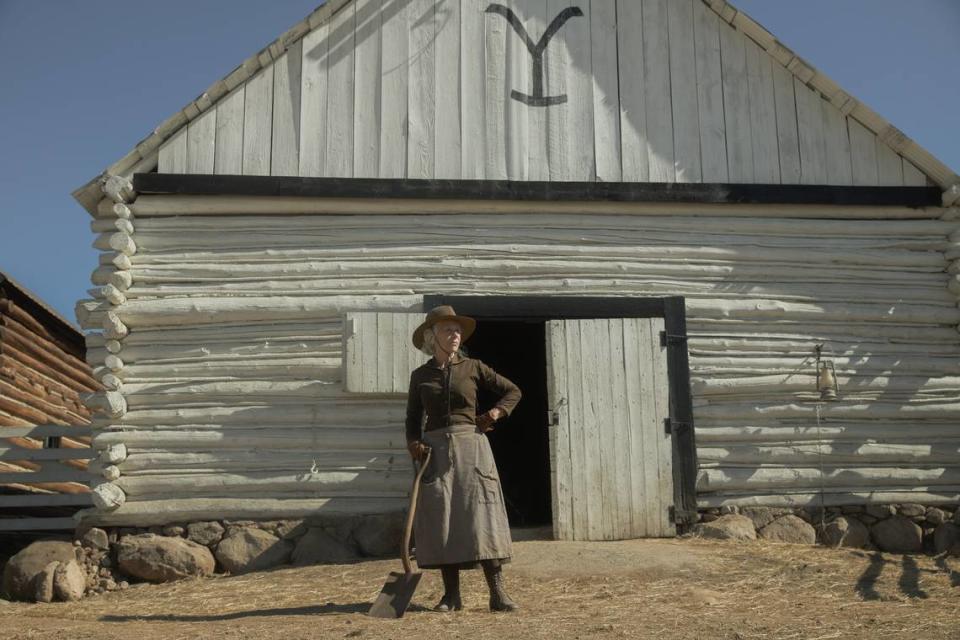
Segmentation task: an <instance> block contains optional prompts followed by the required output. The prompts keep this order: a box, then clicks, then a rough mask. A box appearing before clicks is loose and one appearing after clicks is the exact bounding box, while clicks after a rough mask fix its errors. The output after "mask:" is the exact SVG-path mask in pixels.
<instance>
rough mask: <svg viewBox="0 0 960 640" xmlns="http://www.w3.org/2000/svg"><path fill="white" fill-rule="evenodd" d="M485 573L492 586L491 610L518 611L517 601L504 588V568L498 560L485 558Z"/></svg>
mask: <svg viewBox="0 0 960 640" xmlns="http://www.w3.org/2000/svg"><path fill="white" fill-rule="evenodd" d="M481 564H482V565H483V575H484V577H485V578H486V579H487V586H488V587H489V588H490V611H516V610H517V609H519V607H518V606H517V603H516V602H514V601H513V600H511V599H510V596H508V595H507V592H506V591H504V589H503V570H502V568H501V566H500V563H499V562H497V561H495V560H494V561H489V560H484V561H482V562H481Z"/></svg>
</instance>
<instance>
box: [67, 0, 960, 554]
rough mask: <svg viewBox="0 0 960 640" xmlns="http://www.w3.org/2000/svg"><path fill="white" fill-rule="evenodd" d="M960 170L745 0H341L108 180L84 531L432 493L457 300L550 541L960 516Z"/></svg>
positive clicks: (511, 460) (92, 197)
mask: <svg viewBox="0 0 960 640" xmlns="http://www.w3.org/2000/svg"><path fill="white" fill-rule="evenodd" d="M958 185H960V178H958V176H957V175H956V174H955V173H954V172H953V171H951V170H950V169H949V168H947V167H946V166H944V165H943V164H942V163H941V162H939V161H938V160H937V159H935V158H934V157H932V156H931V155H930V154H929V153H928V152H926V151H925V150H924V149H922V148H920V147H919V146H918V145H917V144H916V143H915V142H913V141H912V140H910V139H909V138H907V137H906V136H905V135H904V134H903V133H901V132H900V131H899V130H898V129H896V128H895V127H894V126H892V125H891V124H889V123H888V122H886V121H885V120H883V119H882V118H881V117H880V116H878V115H877V114H876V113H875V112H873V111H872V110H871V109H870V108H869V107H867V106H866V105H864V104H862V103H861V102H859V101H858V100H857V99H856V98H854V97H853V96H851V95H849V94H848V93H846V92H844V90H843V89H842V88H841V87H839V86H837V84H836V83H834V82H833V81H832V80H830V79H829V78H828V77H827V76H825V75H824V74H823V73H821V72H820V71H818V70H817V69H815V68H813V67H812V66H811V65H809V64H808V63H807V62H805V61H804V60H803V59H802V58H800V57H799V56H798V55H797V54H795V53H794V52H793V51H791V50H790V49H789V48H787V47H786V46H784V45H783V44H782V43H780V42H779V41H777V40H776V39H775V37H774V36H773V35H771V34H770V33H769V32H767V31H766V30H765V29H764V28H763V27H761V26H760V25H759V24H757V23H756V22H755V21H753V20H752V19H750V18H749V17H748V16H747V15H745V14H744V13H742V12H740V11H738V10H737V9H736V8H735V7H734V6H732V5H731V4H729V3H727V2H725V1H724V0H502V1H501V2H491V1H490V0H439V1H438V0H382V1H377V0H352V1H345V0H330V1H329V2H327V3H326V4H325V5H323V6H322V7H320V8H319V9H317V10H316V11H315V12H314V13H312V14H311V15H310V16H308V17H307V18H306V19H305V20H303V21H302V22H300V23H299V24H297V25H295V26H294V27H293V28H292V29H290V30H289V31H288V32H287V33H285V34H283V35H282V36H281V37H280V38H279V39H278V40H277V41H275V42H274V43H273V44H271V45H270V46H269V47H267V48H266V49H264V50H262V51H260V52H259V53H257V54H256V55H254V56H252V57H251V58H249V59H248V60H246V61H244V62H243V64H241V65H240V66H239V67H237V68H236V69H235V70H234V71H233V72H232V73H230V74H229V75H228V76H227V77H225V78H224V79H222V80H218V81H217V82H215V83H214V84H213V85H212V86H211V87H210V88H209V89H208V90H207V91H206V92H204V93H203V95H201V96H200V97H199V98H197V99H196V100H194V101H193V102H190V103H189V104H188V105H187V106H186V107H185V108H184V109H183V110H182V111H180V112H178V113H176V114H174V115H173V117H171V118H170V119H169V120H167V121H166V122H164V123H162V124H161V125H160V126H159V127H158V128H157V129H156V130H155V131H154V132H153V133H152V134H151V135H150V136H148V137H147V138H146V139H144V140H143V141H142V142H140V143H139V144H137V145H136V147H135V148H134V150H133V151H131V152H130V153H129V154H128V155H126V156H125V157H124V158H123V159H121V160H120V161H118V162H117V163H116V164H114V165H112V166H111V167H109V168H108V169H106V170H105V171H104V172H103V173H102V174H101V175H99V176H98V177H96V178H94V179H93V180H91V181H90V182H89V183H88V184H87V185H85V186H84V187H82V188H80V189H78V190H77V191H76V192H75V194H74V195H75V197H76V199H77V200H78V201H79V202H80V203H81V204H82V205H83V207H84V208H85V209H86V210H87V211H88V212H89V213H90V215H91V216H93V218H94V220H93V223H92V229H93V231H94V233H95V234H97V236H96V240H95V242H94V245H95V246H96V247H97V248H98V249H100V250H102V252H103V253H102V254H101V257H100V265H99V267H98V268H97V269H96V271H94V273H93V283H94V284H95V285H96V288H94V289H93V290H92V298H91V299H89V300H83V301H81V302H79V303H78V306H77V315H78V319H79V321H80V323H81V325H82V327H83V328H84V329H86V330H88V331H89V332H90V333H89V335H88V337H87V345H88V348H89V351H88V357H89V358H90V362H91V363H92V364H93V365H94V366H95V371H96V374H97V376H98V378H99V379H100V380H101V381H102V383H103V384H104V386H105V387H106V388H107V389H108V391H106V392H104V393H102V394H99V395H98V396H96V397H95V398H94V399H93V400H92V401H91V407H93V408H96V409H97V410H98V411H100V412H101V417H100V418H98V419H97V420H96V421H95V423H94V425H93V426H94V428H95V432H94V433H95V436H94V438H93V443H94V446H95V447H96V448H98V449H100V450H102V451H103V455H102V458H103V460H102V461H101V462H99V463H97V464H95V465H92V469H93V470H94V472H95V473H96V474H98V475H97V480H96V481H95V482H94V483H93V484H94V496H95V500H96V505H97V506H96V507H95V508H94V509H92V510H89V511H87V512H85V513H84V514H83V520H84V522H87V523H98V524H106V525H137V526H147V525H156V524H164V523H171V522H190V521H195V520H205V519H213V518H238V519H239V518H262V519H274V518H287V517H305V516H308V515H311V514H317V513H381V512H391V511H396V510H402V509H404V508H405V504H406V500H407V495H408V491H409V485H410V482H411V479H412V468H411V463H410V460H409V457H408V456H407V455H406V452H405V439H404V430H403V417H404V405H405V395H406V390H407V383H408V379H409V373H410V370H411V369H412V368H414V367H415V366H417V365H419V364H420V363H422V362H423V361H424V360H425V357H424V356H423V355H422V354H420V353H418V352H416V351H415V350H414V349H413V347H412V346H411V344H410V334H411V330H412V328H413V327H414V326H416V324H417V323H418V322H419V321H420V319H422V317H423V312H424V310H425V309H429V308H431V307H433V306H435V305H437V304H441V303H448V304H452V305H454V306H455V308H456V309H457V311H458V312H460V313H465V314H470V315H474V316H475V317H477V318H478V320H479V329H478V331H477V334H476V335H475V336H474V337H473V338H472V339H471V340H470V341H469V342H468V344H467V345H466V346H467V347H468V349H469V352H470V354H471V355H472V356H474V357H479V358H481V359H483V360H484V361H486V362H488V363H489V364H491V365H492V366H494V367H495V368H496V369H497V370H498V371H500V372H502V373H504V374H505V375H507V376H508V377H510V378H512V379H514V380H515V381H517V382H518V384H519V385H520V386H521V388H522V389H523V390H524V400H523V401H522V402H521V405H520V407H519V408H518V409H517V411H516V412H515V413H514V415H513V416H511V418H510V419H509V420H508V421H506V422H505V423H504V424H502V425H501V426H499V427H498V429H497V430H496V431H495V432H494V434H493V435H492V436H491V438H492V444H493V447H494V451H495V453H496V456H497V459H498V464H499V466H500V471H501V475H502V479H503V484H504V491H505V494H506V497H507V501H508V503H509V504H508V512H509V514H510V517H511V521H512V522H513V523H514V524H521V525H522V524H552V526H553V531H554V535H555V536H556V537H557V538H577V539H616V538H632V537H644V536H669V535H673V534H674V533H675V532H676V529H677V527H678V526H680V527H683V526H684V525H686V524H687V523H689V522H690V521H691V520H692V519H694V518H695V516H696V510H697V509H698V508H700V509H703V508H708V507H717V506H723V505H766V506H798V505H807V506H815V505H833V506H836V505H855V504H865V503H885V502H917V503H922V504H944V503H947V504H956V503H958V502H960V453H958V452H960V358H958V356H960V333H958V331H957V326H958V323H960V310H958V307H957V296H958V294H960V276H958V274H960V262H955V261H954V260H957V259H960V222H958V218H960V210H958V208H957V207H956V203H957V201H958V197H960V186H958ZM826 371H829V372H830V373H831V374H835V381H836V385H835V387H836V389H834V388H833V387H834V385H833V384H831V381H830V377H834V376H827V375H826V374H825V372H826ZM833 392H838V393H837V398H836V399H835V400H827V399H825V398H826V396H828V395H830V394H831V393H833Z"/></svg>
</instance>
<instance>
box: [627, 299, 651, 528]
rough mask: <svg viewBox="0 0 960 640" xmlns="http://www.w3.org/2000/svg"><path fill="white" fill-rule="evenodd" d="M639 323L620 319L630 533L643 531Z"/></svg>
mask: <svg viewBox="0 0 960 640" xmlns="http://www.w3.org/2000/svg"><path fill="white" fill-rule="evenodd" d="M640 344H641V335H640V326H639V321H638V320H637V319H636V318H629V319H627V320H624V323H623V367H624V382H625V385H626V393H625V395H624V397H625V399H626V407H625V410H626V416H627V449H628V451H629V454H630V463H629V474H628V475H627V476H625V477H624V484H626V485H628V486H629V488H630V537H634V538H643V537H645V536H646V535H647V521H646V512H647V492H646V482H645V474H646V469H645V468H644V456H643V445H644V425H645V422H644V408H645V406H646V399H645V398H644V396H643V388H644V387H643V380H644V378H643V376H644V373H643V359H642V358H641V356H640Z"/></svg>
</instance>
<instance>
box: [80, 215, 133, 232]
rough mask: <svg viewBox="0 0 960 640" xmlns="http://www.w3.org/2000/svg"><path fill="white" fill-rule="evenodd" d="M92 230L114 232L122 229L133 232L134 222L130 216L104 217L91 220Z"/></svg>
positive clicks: (122, 230)
mask: <svg viewBox="0 0 960 640" xmlns="http://www.w3.org/2000/svg"><path fill="white" fill-rule="evenodd" d="M90 230H91V231H93V232H94V233H114V232H116V231H120V232H122V233H126V234H131V235H132V234H133V223H132V222H131V221H130V219H129V218H104V219H94V220H91V221H90Z"/></svg>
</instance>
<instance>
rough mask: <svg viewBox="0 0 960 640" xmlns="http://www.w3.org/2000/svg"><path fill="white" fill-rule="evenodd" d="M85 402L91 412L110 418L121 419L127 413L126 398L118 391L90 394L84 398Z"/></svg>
mask: <svg viewBox="0 0 960 640" xmlns="http://www.w3.org/2000/svg"><path fill="white" fill-rule="evenodd" d="M83 401H84V404H86V405H87V407H89V408H90V410H91V411H96V412H99V413H102V414H104V415H106V416H108V417H110V418H120V417H122V416H123V415H124V414H126V413H127V401H126V398H124V396H123V394H122V393H119V392H117V391H98V392H96V393H89V394H86V395H85V396H84V398H83Z"/></svg>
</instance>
